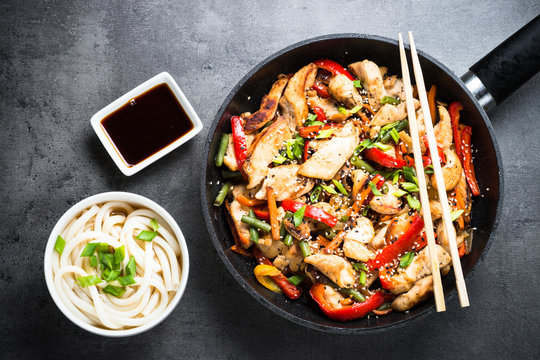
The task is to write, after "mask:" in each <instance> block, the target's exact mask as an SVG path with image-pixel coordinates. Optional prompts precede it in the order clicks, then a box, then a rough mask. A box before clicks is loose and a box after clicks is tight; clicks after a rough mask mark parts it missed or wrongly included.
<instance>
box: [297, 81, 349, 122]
mask: <svg viewBox="0 0 540 360" xmlns="http://www.w3.org/2000/svg"><path fill="white" fill-rule="evenodd" d="M347 80H348V79H347ZM307 103H308V105H309V107H310V109H314V108H315V107H320V108H321V109H322V110H323V111H324V113H325V114H326V118H327V119H328V120H331V121H336V122H342V121H345V120H347V119H348V118H350V117H351V115H352V114H350V113H348V112H347V113H345V114H343V113H340V112H339V110H338V104H337V103H336V102H335V101H334V99H332V98H327V99H321V98H320V97H318V96H317V92H316V91H314V90H312V91H308V99H307Z"/></svg>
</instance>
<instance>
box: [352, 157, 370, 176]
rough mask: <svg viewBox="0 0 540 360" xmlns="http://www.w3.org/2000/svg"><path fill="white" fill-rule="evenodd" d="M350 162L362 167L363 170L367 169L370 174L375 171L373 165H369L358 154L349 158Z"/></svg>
mask: <svg viewBox="0 0 540 360" xmlns="http://www.w3.org/2000/svg"><path fill="white" fill-rule="evenodd" d="M351 164H353V165H354V166H356V167H357V168H359V169H363V170H365V171H367V172H368V173H370V174H372V173H374V172H375V168H374V167H373V166H371V165H369V164H368V163H367V162H365V161H364V160H362V159H360V158H359V157H358V156H355V155H354V156H353V157H352V158H351Z"/></svg>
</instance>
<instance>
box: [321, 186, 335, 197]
mask: <svg viewBox="0 0 540 360" xmlns="http://www.w3.org/2000/svg"><path fill="white" fill-rule="evenodd" d="M321 187H322V188H323V189H324V191H326V192H327V193H329V194H332V195H337V191H336V190H334V188H331V187H330V186H328V185H324V184H321Z"/></svg>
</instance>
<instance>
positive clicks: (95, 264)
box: [90, 255, 98, 267]
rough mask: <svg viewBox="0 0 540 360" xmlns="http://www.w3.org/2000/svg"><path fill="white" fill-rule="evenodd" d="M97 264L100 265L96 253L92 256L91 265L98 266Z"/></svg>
mask: <svg viewBox="0 0 540 360" xmlns="http://www.w3.org/2000/svg"><path fill="white" fill-rule="evenodd" d="M97 265H98V261H97V256H96V255H92V256H90V266H92V267H97Z"/></svg>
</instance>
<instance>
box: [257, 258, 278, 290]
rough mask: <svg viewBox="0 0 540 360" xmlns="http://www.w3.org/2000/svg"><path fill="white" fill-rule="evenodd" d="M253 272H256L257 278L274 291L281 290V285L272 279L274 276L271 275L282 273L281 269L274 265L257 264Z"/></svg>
mask: <svg viewBox="0 0 540 360" xmlns="http://www.w3.org/2000/svg"><path fill="white" fill-rule="evenodd" d="M253 273H254V274H255V277H256V278H257V280H258V281H259V282H260V283H261V284H262V285H263V286H264V287H265V288H267V289H268V290H272V291H274V292H281V289H280V288H279V286H277V284H276V283H275V282H274V280H272V278H271V277H270V276H276V275H279V274H281V271H279V269H278V268H276V267H275V266H272V265H257V266H255V269H253Z"/></svg>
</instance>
